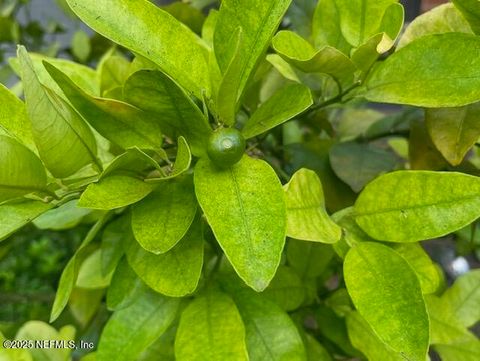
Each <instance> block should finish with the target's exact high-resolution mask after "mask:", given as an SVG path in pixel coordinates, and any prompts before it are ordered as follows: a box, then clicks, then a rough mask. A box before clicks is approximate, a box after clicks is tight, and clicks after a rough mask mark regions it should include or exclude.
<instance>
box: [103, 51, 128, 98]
mask: <svg viewBox="0 0 480 361" xmlns="http://www.w3.org/2000/svg"><path fill="white" fill-rule="evenodd" d="M130 69H131V64H130V62H129V61H128V60H127V59H125V58H124V57H123V56H118V55H111V56H109V57H108V58H106V59H105V61H101V62H100V64H99V67H98V70H97V71H98V74H99V77H100V91H101V94H102V95H105V94H106V93H107V92H108V91H111V90H112V89H115V88H119V87H123V85H124V84H125V82H126V80H127V79H128V76H129V75H130Z"/></svg>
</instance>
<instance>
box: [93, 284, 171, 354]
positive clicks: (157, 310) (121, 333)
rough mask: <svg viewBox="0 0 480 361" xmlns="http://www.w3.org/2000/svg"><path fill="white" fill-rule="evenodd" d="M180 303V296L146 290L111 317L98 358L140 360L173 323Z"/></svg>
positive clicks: (102, 339) (102, 336)
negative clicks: (144, 352) (141, 355)
mask: <svg viewBox="0 0 480 361" xmlns="http://www.w3.org/2000/svg"><path fill="white" fill-rule="evenodd" d="M178 307H179V300H177V299H174V298H168V297H165V296H162V295H159V294H158V293H155V292H153V291H151V290H147V291H145V292H144V293H142V294H141V295H140V296H139V297H138V298H137V299H136V300H135V303H133V304H132V305H130V306H129V307H127V308H124V309H121V310H118V311H115V312H114V313H113V315H112V317H110V319H109V320H108V322H107V324H106V325H105V327H104V329H103V332H102V335H101V337H100V341H99V343H98V351H97V360H98V361H110V360H118V361H130V360H136V359H137V357H138V356H139V355H140V354H141V353H142V352H143V351H144V350H145V349H146V348H147V347H148V346H150V345H151V344H152V343H153V342H154V341H155V340H156V339H157V338H158V337H160V336H161V335H162V334H163V333H164V332H165V331H166V330H167V329H168V327H169V326H170V325H171V324H172V322H173V321H174V319H175V317H176V314H177V310H178Z"/></svg>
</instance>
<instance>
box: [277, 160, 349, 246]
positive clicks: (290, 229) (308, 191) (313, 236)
mask: <svg viewBox="0 0 480 361" xmlns="http://www.w3.org/2000/svg"><path fill="white" fill-rule="evenodd" d="M284 189H285V197H286V204H287V236H289V237H292V238H296V239H301V240H305V241H314V242H322V243H335V242H337V241H338V240H339V239H340V236H341V233H342V232H341V229H340V227H339V226H337V225H336V224H335V223H334V222H333V221H332V220H331V219H330V217H329V216H328V214H327V211H326V210H325V200H324V196H323V189H322V183H321V182H320V179H319V178H318V176H317V174H316V173H315V172H314V171H311V170H308V169H305V168H303V169H300V170H299V171H297V172H296V173H295V174H294V175H293V176H292V179H291V180H290V182H289V183H288V184H286V185H285V186H284Z"/></svg>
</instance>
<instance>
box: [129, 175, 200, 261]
mask: <svg viewBox="0 0 480 361" xmlns="http://www.w3.org/2000/svg"><path fill="white" fill-rule="evenodd" d="M196 213H197V200H196V198H195V192H194V189H193V179H192V178H191V177H185V178H183V179H181V180H175V179H173V180H170V181H165V182H164V183H163V184H162V185H160V186H159V187H158V188H157V189H156V190H155V191H154V192H153V193H151V194H150V195H149V196H148V197H146V198H145V199H143V200H142V201H141V202H139V203H137V204H136V205H135V206H134V207H133V209H132V230H133V233H134V235H135V238H136V239H137V241H138V243H140V245H141V246H142V247H143V248H144V249H145V250H146V251H148V252H152V253H155V254H159V253H165V252H167V251H168V250H170V249H171V248H172V247H173V246H175V244H177V242H178V241H180V239H182V238H183V236H184V235H185V234H186V233H187V231H188V229H189V228H190V225H191V224H192V222H193V220H194V218H195V214H196Z"/></svg>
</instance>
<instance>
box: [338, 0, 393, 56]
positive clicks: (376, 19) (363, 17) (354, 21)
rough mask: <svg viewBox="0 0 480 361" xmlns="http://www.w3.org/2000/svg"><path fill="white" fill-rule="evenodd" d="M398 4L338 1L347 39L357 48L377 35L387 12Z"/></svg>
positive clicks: (377, 0)
mask: <svg viewBox="0 0 480 361" xmlns="http://www.w3.org/2000/svg"><path fill="white" fill-rule="evenodd" d="M396 2H397V0H337V1H336V3H337V6H338V11H339V12H340V18H341V23H340V25H341V29H342V34H343V36H344V37H345V39H346V40H347V41H348V42H349V43H350V44H351V45H353V46H354V47H356V46H359V45H361V44H362V43H363V42H365V40H367V39H368V38H370V37H371V36H372V35H375V34H377V33H378V32H379V30H380V29H381V24H382V19H383V15H384V14H385V11H386V10H387V8H388V7H389V6H390V5H392V4H394V3H396Z"/></svg>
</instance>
